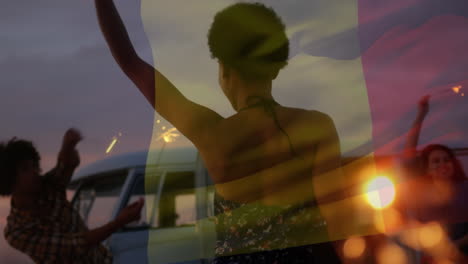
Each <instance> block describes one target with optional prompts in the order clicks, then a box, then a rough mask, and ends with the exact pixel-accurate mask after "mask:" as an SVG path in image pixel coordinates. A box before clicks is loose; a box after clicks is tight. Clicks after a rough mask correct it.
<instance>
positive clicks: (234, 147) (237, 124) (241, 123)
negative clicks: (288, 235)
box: [195, 106, 340, 204]
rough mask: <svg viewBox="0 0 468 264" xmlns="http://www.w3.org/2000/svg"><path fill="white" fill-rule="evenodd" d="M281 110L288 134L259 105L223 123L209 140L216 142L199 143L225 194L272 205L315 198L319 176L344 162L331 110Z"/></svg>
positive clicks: (206, 161)
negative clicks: (340, 158)
mask: <svg viewBox="0 0 468 264" xmlns="http://www.w3.org/2000/svg"><path fill="white" fill-rule="evenodd" d="M275 112H276V116H277V119H278V121H279V124H280V125H281V127H282V128H283V129H284V131H285V132H286V134H285V133H283V132H282V131H281V130H280V128H279V127H278V126H277V124H276V123H275V122H274V120H273V118H272V117H271V116H269V115H268V114H267V113H266V112H265V110H264V109H263V108H261V107H257V108H252V109H248V110H245V111H241V112H239V113H237V114H235V115H233V116H231V117H230V118H227V119H224V120H223V121H221V122H219V124H218V125H217V126H216V127H215V128H214V129H212V132H211V133H209V134H210V135H209V136H208V138H207V139H206V140H207V141H209V142H210V143H207V144H206V143H205V144H203V145H200V146H197V147H198V148H199V150H200V153H201V155H202V157H203V159H204V161H205V164H206V166H207V168H208V170H209V172H210V174H211V177H212V178H213V180H214V181H215V183H216V189H217V191H218V192H219V193H220V194H221V195H222V196H224V198H226V199H230V200H234V201H237V202H249V201H254V200H262V201H263V202H264V203H266V204H283V203H287V204H290V203H295V202H299V201H302V200H310V199H313V195H314V190H313V188H314V187H313V176H314V175H318V174H320V173H322V172H326V171H329V170H332V169H333V168H337V167H339V156H340V153H339V152H340V151H339V140H338V137H337V135H336V131H335V127H334V125H333V122H332V121H331V119H330V118H329V117H328V116H327V115H325V114H323V113H321V112H318V111H307V110H303V109H297V108H289V107H282V106H277V107H275ZM288 136H289V138H290V142H291V144H290V142H289V141H288ZM195 144H196V145H197V143H196V142H195ZM293 151H294V152H295V153H294V152H293Z"/></svg>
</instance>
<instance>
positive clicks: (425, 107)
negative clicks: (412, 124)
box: [418, 95, 431, 117]
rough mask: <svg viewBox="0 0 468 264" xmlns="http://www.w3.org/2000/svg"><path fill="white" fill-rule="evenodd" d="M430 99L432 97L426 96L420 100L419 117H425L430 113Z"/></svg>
mask: <svg viewBox="0 0 468 264" xmlns="http://www.w3.org/2000/svg"><path fill="white" fill-rule="evenodd" d="M429 99H431V96H430V95H425V96H423V97H421V99H419V102H418V115H420V116H422V117H424V116H426V115H427V113H428V112H429Z"/></svg>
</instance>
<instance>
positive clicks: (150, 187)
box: [127, 171, 196, 228]
mask: <svg viewBox="0 0 468 264" xmlns="http://www.w3.org/2000/svg"><path fill="white" fill-rule="evenodd" d="M152 177H155V178H154V180H152V184H146V186H145V177H144V175H143V174H140V175H138V177H137V180H136V182H135V184H134V186H133V188H132V191H131V195H130V197H129V200H128V203H127V204H130V203H132V202H134V201H136V200H138V199H139V198H140V197H143V198H145V208H143V210H142V217H141V220H140V222H139V223H132V224H130V225H128V226H127V227H150V228H169V227H178V226H187V225H194V224H195V221H196V200H195V174H194V172H193V171H179V172H167V173H165V174H163V173H161V172H153V173H151V174H150V175H149V174H147V176H146V179H147V180H148V179H149V178H152ZM156 179H157V180H156ZM156 183H157V184H156Z"/></svg>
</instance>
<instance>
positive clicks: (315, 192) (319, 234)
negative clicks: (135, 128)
mask: <svg viewBox="0 0 468 264" xmlns="http://www.w3.org/2000/svg"><path fill="white" fill-rule="evenodd" d="M95 3H96V8H97V15H98V19H99V23H100V26H101V29H102V31H103V34H104V36H105V39H106V41H107V43H108V45H109V47H110V49H111V52H112V54H113V56H114V58H115V59H116V61H117V63H118V64H119V66H120V67H121V69H122V70H123V71H124V73H125V74H126V75H127V76H128V77H129V78H130V79H131V80H132V81H133V82H134V83H135V85H136V86H137V87H138V89H139V90H140V92H141V93H142V94H143V95H144V96H145V97H146V99H147V100H148V101H149V103H150V104H151V105H152V106H153V107H154V108H155V110H156V111H157V112H158V113H159V114H160V115H161V116H162V117H164V118H165V119H166V120H168V121H169V122H170V123H171V124H172V125H174V126H175V127H176V128H177V129H178V130H179V131H180V132H181V133H182V134H184V135H185V136H186V137H187V138H188V139H189V140H190V141H191V142H193V144H194V145H195V146H196V147H197V148H198V150H199V152H200V154H201V156H202V158H203V160H204V162H205V164H206V167H207V169H208V170H209V173H210V175H211V177H212V179H213V181H214V182H215V184H216V186H215V187H216V195H215V213H216V214H217V218H216V223H217V242H216V245H215V254H216V256H217V258H216V259H215V261H214V262H215V263H278V264H279V263H336V262H339V259H338V257H337V255H336V253H335V252H334V249H333V247H332V245H331V244H329V243H328V244H323V242H328V241H329V240H330V238H329V236H328V235H329V234H328V233H329V231H330V232H332V233H334V232H339V231H334V230H333V228H335V227H336V226H335V225H333V224H332V223H331V222H333V221H332V220H330V221H329V219H327V217H326V216H325V217H324V215H322V213H323V212H321V210H320V209H321V207H320V205H321V204H320V197H322V196H325V195H327V194H329V192H332V191H334V190H333V187H331V186H333V185H334V184H336V183H334V182H333V181H334V180H337V178H334V177H335V176H336V175H337V174H338V173H339V168H340V147H339V146H340V144H339V139H338V135H337V132H336V129H335V126H334V123H333V121H332V120H331V118H330V117H329V116H328V115H326V114H324V113H321V112H318V111H313V110H304V109H298V108H292V107H285V106H282V105H280V104H279V103H278V102H277V101H276V100H275V99H274V98H273V96H272V92H271V89H272V82H273V80H274V79H275V78H276V77H277V75H278V73H279V71H280V70H281V69H282V68H283V67H285V66H286V64H287V58H288V52H289V42H288V39H287V37H286V34H285V26H284V24H283V22H282V21H281V19H280V18H279V17H278V15H277V14H276V13H275V12H274V11H273V10H272V9H271V8H268V7H266V6H264V5H262V4H259V3H237V4H234V5H231V6H229V7H227V8H226V9H224V10H222V11H220V12H219V13H217V14H216V16H215V17H214V21H213V23H212V25H211V28H210V30H209V33H208V45H209V48H210V51H211V54H212V57H213V58H215V59H217V61H218V64H219V84H220V86H221V89H222V91H223V92H224V94H225V95H226V97H227V99H228V100H229V102H230V103H231V105H232V107H233V108H234V110H235V111H236V114H234V115H233V116H230V117H228V118H223V117H222V116H220V115H219V114H218V113H216V112H215V111H213V110H211V109H208V108H206V107H204V106H201V105H198V104H196V103H194V102H192V101H190V100H188V99H187V98H185V97H184V96H183V95H182V94H181V93H180V92H179V91H178V90H177V88H176V87H175V86H174V85H173V84H172V83H171V82H170V81H169V80H168V79H166V77H164V75H163V74H162V73H160V72H159V71H158V70H157V69H154V68H153V67H152V66H150V65H149V64H148V63H146V62H144V61H143V60H142V59H141V58H140V57H139V56H138V55H137V53H136V52H135V50H134V48H133V46H132V44H131V42H130V39H129V37H128V34H127V32H126V30H125V27H124V25H123V23H122V21H121V19H120V17H119V15H118V12H117V10H116V8H115V6H114V4H113V1H102V0H96V1H95ZM194 67H196V62H194ZM327 179H328V181H327ZM328 184H329V185H328ZM335 191H336V190H335ZM327 221H328V222H327ZM340 224H341V223H340ZM327 229H328V230H327ZM318 243H322V244H318Z"/></svg>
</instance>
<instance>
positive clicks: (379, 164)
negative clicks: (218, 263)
mask: <svg viewBox="0 0 468 264" xmlns="http://www.w3.org/2000/svg"><path fill="white" fill-rule="evenodd" d="M259 2H262V3H264V4H265V5H267V6H271V7H272V8H273V9H274V10H275V11H276V12H277V13H278V15H279V16H280V17H281V18H282V19H283V22H284V23H285V24H286V31H287V35H288V37H289V40H290V60H289V63H288V66H287V67H286V68H285V69H284V70H282V71H281V72H280V74H279V77H278V79H276V80H274V82H273V95H274V96H275V98H276V99H277V100H278V102H279V103H280V104H282V105H286V106H292V107H299V108H305V109H315V110H318V111H321V112H324V113H326V114H328V115H329V116H330V117H331V118H332V119H333V122H334V124H335V126H336V128H337V131H338V134H339V138H340V145H341V153H342V168H341V169H342V174H341V176H340V177H339V178H336V179H330V182H333V183H332V184H335V185H336V184H337V182H339V183H338V185H341V186H342V189H341V192H340V193H337V194H336V195H331V197H330V199H329V202H328V203H327V204H324V205H322V206H321V208H320V210H321V211H322V212H328V213H327V214H328V215H330V216H331V218H332V219H334V220H330V221H336V222H339V224H340V225H341V226H342V228H341V229H340V231H337V233H336V234H330V236H329V237H328V238H326V239H324V238H311V239H310V241H309V242H310V244H314V243H321V242H327V241H340V240H342V241H345V240H349V239H350V238H354V237H356V236H358V237H361V236H369V235H379V234H385V235H388V237H391V238H395V239H401V240H402V241H404V244H405V245H406V246H408V247H411V248H417V249H421V247H420V245H419V244H418V245H419V246H418V245H415V244H414V243H412V242H408V241H406V240H405V239H404V238H405V235H407V234H408V232H410V231H411V232H415V231H414V230H416V229H415V228H416V227H414V225H413V224H415V223H417V225H418V228H419V226H422V227H424V228H433V227H434V225H435V226H436V227H434V228H435V229H434V228H433V229H430V231H431V230H432V231H434V230H436V229H437V228H438V227H439V226H440V225H442V224H439V223H442V222H443V221H445V223H454V222H457V223H459V222H464V221H465V220H467V217H466V213H464V211H467V210H466V205H464V202H463V201H465V200H466V199H465V198H466V197H465V196H466V194H465V193H466V191H464V190H466V189H467V187H466V186H465V185H466V184H465V185H464V184H461V185H460V186H458V187H457V188H459V189H460V190H455V191H454V192H453V193H454V195H453V196H451V200H450V202H448V203H446V204H445V205H444V206H440V207H437V208H435V209H434V211H433V212H429V213H426V214H424V215H425V217H423V218H424V219H422V218H417V219H416V218H412V217H411V215H414V214H416V213H415V212H408V210H400V209H399V208H396V207H397V206H396V204H397V203H394V204H390V206H389V207H387V208H385V209H382V208H377V209H376V208H375V207H373V206H370V205H369V203H368V200H369V199H372V198H369V197H373V193H374V194H375V195H374V198H375V199H377V200H379V201H380V202H384V201H386V200H388V199H389V200H393V199H394V198H393V196H396V198H395V199H396V200H400V201H399V202H398V204H400V203H404V200H405V199H408V198H407V197H405V198H402V197H399V194H400V192H399V189H400V187H401V186H403V185H404V184H405V182H406V181H404V180H402V179H403V178H404V177H403V176H402V175H401V174H402V170H401V169H400V167H401V166H400V164H399V163H400V159H399V156H398V154H399V153H401V152H402V151H403V147H404V143H405V139H406V136H407V133H408V131H409V129H410V128H411V125H412V122H413V120H414V118H415V117H416V111H417V107H418V101H419V99H420V98H421V97H423V96H424V95H430V96H431V101H430V112H429V114H428V116H427V118H426V120H425V122H424V125H423V128H422V131H421V136H420V140H419V145H418V149H421V148H422V147H424V146H425V145H427V144H430V143H438V144H443V145H447V146H449V147H451V148H454V149H462V148H467V147H468V143H467V138H468V122H467V120H468V119H467V117H468V116H467V115H466V113H467V109H468V2H467V1H466V0H443V1H442V0H392V1H384V0H316V1H314V0H301V1H293V2H286V1H259ZM233 3H234V2H233V1H227V0H226V1H218V0H216V1H215V0H197V1H196V2H190V4H187V3H186V2H185V1H182V0H180V1H174V0H171V1H169V0H167V1H156V0H142V20H143V24H144V27H145V32H146V34H147V37H148V40H149V42H150V44H151V47H152V52H153V58H154V66H155V68H157V69H158V70H159V71H161V72H162V73H164V74H165V75H166V77H168V79H170V80H171V82H172V83H173V84H174V85H175V86H176V87H178V89H179V90H180V91H181V92H182V93H183V94H184V95H186V96H187V97H188V98H189V99H191V100H193V101H195V102H197V103H199V104H202V105H205V106H207V107H209V108H211V109H213V110H215V111H218V112H220V114H222V115H223V116H226V117H227V116H230V115H232V114H233V112H232V111H231V110H226V109H227V108H226V107H225V105H228V104H229V103H228V102H227V100H226V99H225V98H224V97H223V94H222V92H221V90H220V88H218V84H217V78H218V69H217V62H216V61H214V60H212V59H211V58H210V54H209V51H208V46H207V38H206V35H207V32H208V29H209V26H210V24H211V22H212V20H213V17H214V15H215V14H216V12H218V11H220V10H222V9H223V8H225V7H227V6H228V5H231V4H233ZM163 28H165V30H163ZM167 28H169V30H167ZM173 50H179V52H177V53H170V52H171V51H173ZM156 89H157V87H156ZM159 129H160V128H159V124H158V123H157V122H156V120H155V123H154V133H153V134H154V137H158V135H159V133H158V132H159V131H158V130H159ZM152 142H156V140H152ZM158 146H159V145H158ZM156 147H157V146H156V145H151V146H150V147H149V148H150V149H153V148H156ZM166 147H168V146H166ZM149 158H151V157H149ZM465 166H466V165H465ZM465 168H466V167H465ZM379 176H388V178H390V179H391V181H390V183H389V184H390V185H388V184H387V182H386V181H385V180H383V181H377V183H375V184H374V183H369V182H370V181H372V180H373V179H375V178H378V177H379ZM149 182H150V181H148V183H147V184H149ZM368 183H369V184H368ZM372 184H374V185H372ZM392 184H393V185H392ZM366 186H367V187H368V186H374V187H369V188H370V189H366V188H367V187H366ZM418 186H419V185H418ZM212 187H213V186H207V187H206V189H209V188H211V189H212ZM148 188H149V187H148ZM424 192H425V191H424V189H422V190H419V192H415V195H416V194H420V193H424ZM427 192H430V189H427ZM427 192H426V194H427ZM389 197H390V198H389ZM421 199H422V198H421ZM401 200H403V202H402V201H401ZM390 203H391V201H390ZM371 204H372V202H371ZM376 207H379V206H376ZM442 212H443V213H442ZM441 214H445V217H444V218H443V220H440V219H439V218H438V217H439V216H440V215H441ZM439 220H440V221H439ZM199 221H200V222H204V221H205V222H209V221H210V219H201V220H199ZM427 223H431V225H432V226H429V227H427V226H426V224H427ZM434 223H437V224H434ZM204 226H206V225H205V224H204ZM417 230H419V229H417ZM421 230H422V229H421ZM428 230H429V229H428ZM437 230H438V229H437ZM434 232H436V231H434ZM149 236H150V237H149V241H152V240H154V241H156V240H157V238H156V237H152V234H151V233H150V234H149ZM353 241H354V240H353ZM405 241H406V242H405ZM354 242H355V241H354ZM350 243H351V242H350ZM402 243H403V242H402ZM418 247H419V248H418ZM150 251H151V256H149V260H150V261H153V262H152V263H157V262H158V261H156V259H157V257H155V256H156V255H157V254H158V253H157V252H154V249H149V248H148V254H150ZM200 251H203V253H200V257H201V258H209V257H212V254H213V252H209V250H206V249H205V250H200ZM153 258H154V259H153ZM180 260H184V256H182V255H181V256H175V257H174V262H175V261H180ZM394 263H397V262H394Z"/></svg>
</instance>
